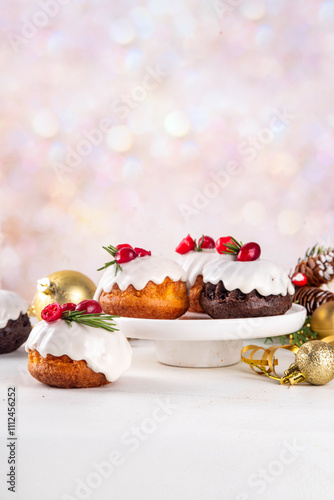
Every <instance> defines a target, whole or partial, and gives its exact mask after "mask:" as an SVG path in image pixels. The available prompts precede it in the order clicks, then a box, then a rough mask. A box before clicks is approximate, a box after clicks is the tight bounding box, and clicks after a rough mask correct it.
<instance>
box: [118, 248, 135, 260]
mask: <svg viewBox="0 0 334 500" xmlns="http://www.w3.org/2000/svg"><path fill="white" fill-rule="evenodd" d="M136 257H138V255H137V253H136V252H135V251H134V249H133V248H129V247H124V248H120V249H119V250H117V252H116V255H115V260H116V262H117V264H125V263H126V262H130V260H133V259H135V258H136Z"/></svg>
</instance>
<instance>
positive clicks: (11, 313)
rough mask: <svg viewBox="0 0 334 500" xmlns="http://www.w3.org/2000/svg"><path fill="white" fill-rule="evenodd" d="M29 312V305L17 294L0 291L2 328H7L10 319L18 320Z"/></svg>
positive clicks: (0, 324)
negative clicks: (21, 315)
mask: <svg viewBox="0 0 334 500" xmlns="http://www.w3.org/2000/svg"><path fill="white" fill-rule="evenodd" d="M27 311H28V304H27V303H26V301H25V300H23V299H22V298H21V297H20V296H19V295H18V294H17V293H15V292H9V291H8V290H0V328H5V326H6V325H7V323H8V321H9V320H10V319H12V320H16V319H18V317H19V316H20V314H21V313H22V314H25V313H26V312H27Z"/></svg>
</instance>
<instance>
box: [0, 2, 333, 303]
mask: <svg viewBox="0 0 334 500" xmlns="http://www.w3.org/2000/svg"><path fill="white" fill-rule="evenodd" d="M42 5H43V6H44V10H43V9H42ZM0 23H1V24H0V28H1V31H2V37H1V40H2V44H1V50H0V60H1V73H0V81H1V90H2V95H3V99H2V100H1V103H0V106H1V114H0V131H1V135H0V137H1V147H0V153H1V171H0V178H1V211H2V214H1V217H2V233H3V235H2V253H1V261H2V264H1V266H2V287H3V288H8V289H14V290H17V291H19V292H20V293H22V294H23V295H24V296H25V298H27V299H28V300H31V298H32V295H33V293H34V290H35V282H36V279H38V278H41V277H43V276H45V275H47V274H49V273H51V272H54V271H57V270H61V269H75V270H79V271H82V272H84V273H86V274H88V275H89V276H90V277H91V278H93V279H94V280H95V281H96V280H97V279H98V276H99V275H98V273H97V272H96V269H97V268H98V267H100V265H101V264H102V263H103V262H105V257H106V256H105V255H104V252H103V250H101V245H103V244H104V245H107V244H111V243H112V244H117V243H119V242H126V241H127V242H130V243H133V244H136V245H137V246H144V247H148V248H151V250H152V251H153V252H155V253H169V252H171V251H172V250H173V248H174V247H175V245H176V244H177V243H178V241H179V240H180V239H181V238H182V237H183V236H185V235H186V234H187V233H188V232H190V233H191V234H192V235H193V236H194V237H195V236H200V235H201V234H202V233H207V234H210V235H212V236H214V237H216V238H218V237H219V236H222V235H227V234H232V235H234V236H235V237H237V238H240V239H242V240H243V241H247V240H256V241H258V242H259V243H260V244H261V245H262V248H263V256H264V257H266V258H269V259H273V260H276V261H279V262H280V263H281V264H283V265H284V266H285V268H286V269H287V270H288V269H289V268H290V267H291V266H293V265H294V263H295V261H296V259H297V257H298V256H300V255H302V254H303V253H304V250H305V249H306V247H308V246H310V245H312V244H313V243H315V242H317V241H318V242H320V243H325V244H328V245H329V244H331V243H333V221H334V212H333V187H334V174H333V170H334V168H333V163H334V146H333V144H334V141H333V127H334V105H333V77H334V66H333V60H334V32H333V24H334V2H333V1H323V2H321V1H316V0H314V1H312V2H308V1H298V0H296V1H294V2H291V1H288V0H286V1H284V0H270V1H269V0H268V1H267V2H265V1H262V0H247V1H246V0H244V1H241V0H240V2H239V1H238V0H227V1H226V2H223V1H220V0H218V1H210V0H207V1H206V2H200V1H195V0H194V1H185V0H168V1H167V0H164V1H159V0H148V1H147V2H144V1H135V0H127V1H124V0H122V1H120V0H119V1H116V2H110V1H107V0H101V1H84V0H80V1H78V0H68V1H66V0H49V1H48V2H47V1H46V0H45V1H44V2H43V0H42V1H40V2H37V1H36V2H32V1H31V2H25V1H23V0H20V1H16V2H11V3H10V6H8V7H7V8H6V9H3V12H2V15H1V21H0ZM107 127H109V128H108V129H107ZM97 128H100V131H99V132H98V133H95V134H94V136H91V137H90V142H88V140H87V134H89V133H90V132H91V131H92V130H93V129H95V130H97ZM82 141H84V142H82ZM92 142H95V145H93V144H92ZM78 150H79V153H78V152H77V153H76V154H73V151H74V152H75V151H78ZM70 152H72V153H71V154H70ZM61 165H62V166H61ZM217 176H218V177H219V182H218V180H217V179H218V178H217Z"/></svg>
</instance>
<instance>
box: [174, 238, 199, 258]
mask: <svg viewBox="0 0 334 500" xmlns="http://www.w3.org/2000/svg"><path fill="white" fill-rule="evenodd" d="M195 246H196V244H195V242H194V240H193V239H192V237H191V236H190V234H188V236H186V237H185V238H183V240H182V241H181V243H179V244H178V245H177V247H176V248H175V252H177V253H180V254H181V255H183V254H184V253H188V252H191V251H192V250H195Z"/></svg>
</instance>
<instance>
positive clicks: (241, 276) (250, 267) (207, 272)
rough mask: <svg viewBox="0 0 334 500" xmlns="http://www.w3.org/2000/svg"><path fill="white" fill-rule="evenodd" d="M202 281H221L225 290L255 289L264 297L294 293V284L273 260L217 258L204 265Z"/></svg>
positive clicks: (247, 290)
mask: <svg viewBox="0 0 334 500" xmlns="http://www.w3.org/2000/svg"><path fill="white" fill-rule="evenodd" d="M203 281H204V282H205V283H212V284H214V285H216V284H217V283H218V282H219V281H222V282H223V283H224V286H225V288H226V289H227V290H236V289H237V288H238V289H239V290H240V291H241V292H243V293H250V292H251V291H252V290H257V291H258V292H259V294H261V295H263V296H264V297H266V296H268V295H283V296H285V295H286V294H287V293H289V294H290V295H293V294H294V286H293V284H292V283H291V280H290V278H289V277H288V275H287V274H286V272H285V271H284V270H283V269H282V268H281V267H279V266H278V265H276V264H275V263H274V262H270V261H269V260H263V259H258V260H253V261H251V262H239V261H234V262H226V261H222V260H219V259H217V260H215V261H212V262H210V263H209V264H207V265H206V266H205V267H204V269H203Z"/></svg>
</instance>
